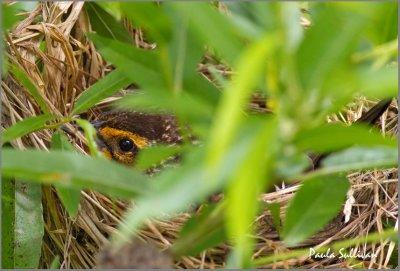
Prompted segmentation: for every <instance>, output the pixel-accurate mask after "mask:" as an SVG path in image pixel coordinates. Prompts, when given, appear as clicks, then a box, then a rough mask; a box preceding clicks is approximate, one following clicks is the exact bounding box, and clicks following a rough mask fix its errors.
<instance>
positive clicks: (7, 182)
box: [0, 178, 15, 269]
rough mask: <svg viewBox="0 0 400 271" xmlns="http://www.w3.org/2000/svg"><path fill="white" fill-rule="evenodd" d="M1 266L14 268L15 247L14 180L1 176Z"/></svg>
mask: <svg viewBox="0 0 400 271" xmlns="http://www.w3.org/2000/svg"><path fill="white" fill-rule="evenodd" d="M0 223H1V236H2V238H1V268H4V269H13V268H14V258H15V255H14V247H15V243H14V242H15V234H14V229H15V181H14V180H13V179H11V178H2V182H1V220H0Z"/></svg>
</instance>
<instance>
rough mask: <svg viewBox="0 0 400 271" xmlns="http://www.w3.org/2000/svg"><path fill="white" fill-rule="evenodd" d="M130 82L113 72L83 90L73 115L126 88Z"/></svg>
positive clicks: (118, 71)
mask: <svg viewBox="0 0 400 271" xmlns="http://www.w3.org/2000/svg"><path fill="white" fill-rule="evenodd" d="M130 83H132V82H131V80H130V79H128V78H127V77H126V76H125V74H124V73H123V72H121V71H120V70H118V69H117V70H114V71H112V72H111V73H109V74H107V75H106V76H105V77H103V78H102V79H100V80H99V81H97V82H96V83H95V84H93V85H92V86H90V88H88V89H87V90H85V91H84V92H83V93H82V94H81V96H79V98H78V100H77V101H76V103H75V106H74V110H73V111H72V113H73V114H79V113H82V112H84V111H86V110H87V109H89V108H91V107H92V106H94V105H95V104H96V103H98V102H100V101H101V100H103V99H105V98H107V97H110V96H111V95H113V94H114V93H115V92H117V91H119V90H121V89H123V88H124V87H126V86H128V85H129V84H130Z"/></svg>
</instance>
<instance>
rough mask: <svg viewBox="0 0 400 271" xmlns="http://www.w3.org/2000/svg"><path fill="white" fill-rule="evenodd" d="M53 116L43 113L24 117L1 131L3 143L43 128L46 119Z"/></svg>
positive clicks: (51, 118)
mask: <svg viewBox="0 0 400 271" xmlns="http://www.w3.org/2000/svg"><path fill="white" fill-rule="evenodd" d="M54 118H55V116H52V115H47V114H44V115H39V116H36V117H30V118H26V119H23V120H21V121H19V122H17V123H15V124H14V125H13V126H11V127H9V128H7V129H6V130H5V131H4V132H3V144H4V143H7V142H9V141H11V140H14V139H16V138H20V137H22V136H24V135H26V134H29V133H32V132H35V131H38V130H40V129H43V128H45V126H46V124H47V123H48V121H50V120H53V119H54Z"/></svg>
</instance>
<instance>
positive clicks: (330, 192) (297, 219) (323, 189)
mask: <svg viewBox="0 0 400 271" xmlns="http://www.w3.org/2000/svg"><path fill="white" fill-rule="evenodd" d="M349 187H350V184H349V181H348V180H347V179H346V177H344V176H338V175H330V176H324V177H322V176H320V177H316V178H313V179H309V180H307V181H305V182H304V183H303V185H302V186H301V187H300V189H299V190H298V191H297V192H296V194H295V196H294V198H293V199H292V200H291V201H290V203H289V206H288V209H287V211H286V215H285V221H284V226H283V236H284V242H285V243H286V244H287V245H288V246H293V245H296V244H298V243H300V242H302V241H304V240H305V239H306V238H308V237H310V236H311V235H312V234H314V233H316V232H317V231H318V230H321V229H322V228H323V227H324V226H325V225H326V224H327V223H328V222H329V221H330V220H331V219H333V218H334V217H335V216H336V215H337V214H338V212H339V210H340V208H341V207H342V204H343V203H344V201H345V199H346V193H347V190H348V189H349Z"/></svg>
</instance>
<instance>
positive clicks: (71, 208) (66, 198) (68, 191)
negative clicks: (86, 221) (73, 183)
mask: <svg viewBox="0 0 400 271" xmlns="http://www.w3.org/2000/svg"><path fill="white" fill-rule="evenodd" d="M51 148H52V149H54V150H64V151H75V149H74V147H73V146H72V145H71V143H70V142H69V141H68V138H67V137H66V136H65V135H64V134H62V133H61V132H56V133H54V134H53V137H52V139H51ZM55 186H56V189H57V194H58V196H59V197H60V200H61V202H62V203H63V205H64V207H65V209H66V210H67V211H68V214H69V215H70V216H72V217H75V216H76V214H77V212H78V207H79V201H80V198H81V191H80V190H77V189H73V188H69V187H68V188H66V187H63V186H59V185H57V184H56V185H55Z"/></svg>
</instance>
